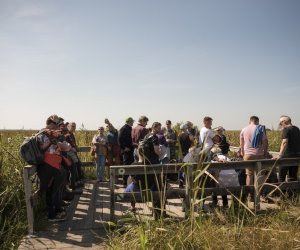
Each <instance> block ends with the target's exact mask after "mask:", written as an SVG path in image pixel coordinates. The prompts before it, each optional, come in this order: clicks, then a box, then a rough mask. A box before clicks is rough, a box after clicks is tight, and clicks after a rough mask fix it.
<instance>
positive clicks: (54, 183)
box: [37, 163, 66, 218]
mask: <svg viewBox="0 0 300 250" xmlns="http://www.w3.org/2000/svg"><path fill="white" fill-rule="evenodd" d="M37 174H38V177H39V179H40V189H41V190H42V191H46V206H47V211H48V217H49V218H51V217H54V216H55V210H56V209H60V207H61V201H62V200H61V190H62V186H63V183H64V180H65V177H66V172H65V170H64V169H56V168H54V167H51V166H50V165H48V164H46V163H43V164H42V165H40V166H38V168H37Z"/></svg>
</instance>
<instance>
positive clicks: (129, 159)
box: [118, 117, 134, 186]
mask: <svg viewBox="0 0 300 250" xmlns="http://www.w3.org/2000/svg"><path fill="white" fill-rule="evenodd" d="M133 123H134V120H133V118H132V117H128V118H127V119H126V124H125V125H124V126H123V127H122V128H121V129H120V131H119V138H118V139H119V145H120V147H121V154H122V158H123V164H124V165H131V164H132V163H133V162H134V157H133V151H134V147H133V144H132V137H131V131H132V126H133ZM127 178H128V175H124V176H123V184H124V185H125V186H126V185H127Z"/></svg>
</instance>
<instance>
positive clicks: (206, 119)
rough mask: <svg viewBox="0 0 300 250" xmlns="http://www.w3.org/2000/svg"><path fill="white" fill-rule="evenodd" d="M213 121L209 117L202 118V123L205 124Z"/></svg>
mask: <svg viewBox="0 0 300 250" xmlns="http://www.w3.org/2000/svg"><path fill="white" fill-rule="evenodd" d="M212 120H213V119H212V118H211V117H209V116H205V117H204V118H203V122H206V121H212Z"/></svg>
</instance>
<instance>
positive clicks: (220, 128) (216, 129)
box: [214, 126, 225, 132]
mask: <svg viewBox="0 0 300 250" xmlns="http://www.w3.org/2000/svg"><path fill="white" fill-rule="evenodd" d="M214 130H215V131H220V130H221V131H223V132H224V131H225V128H223V127H222V126H219V127H216V128H214Z"/></svg>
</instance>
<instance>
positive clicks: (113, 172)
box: [110, 169, 116, 221]
mask: <svg viewBox="0 0 300 250" xmlns="http://www.w3.org/2000/svg"><path fill="white" fill-rule="evenodd" d="M115 180H116V170H115V169H110V221H115Z"/></svg>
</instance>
